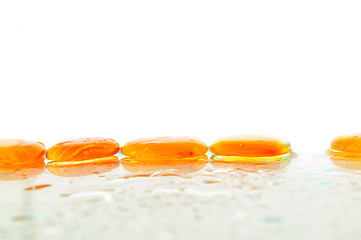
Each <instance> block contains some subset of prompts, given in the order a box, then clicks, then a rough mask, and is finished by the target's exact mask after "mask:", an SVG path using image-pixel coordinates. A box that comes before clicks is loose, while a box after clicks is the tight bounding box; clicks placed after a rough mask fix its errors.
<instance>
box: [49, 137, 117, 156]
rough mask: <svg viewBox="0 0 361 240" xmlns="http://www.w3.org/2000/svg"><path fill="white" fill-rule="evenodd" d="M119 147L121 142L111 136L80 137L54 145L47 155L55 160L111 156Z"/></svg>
mask: <svg viewBox="0 0 361 240" xmlns="http://www.w3.org/2000/svg"><path fill="white" fill-rule="evenodd" d="M119 149H120V147H119V144H118V143H117V142H116V141H115V140H113V139H111V138H100V137H96V138H78V139H74V140H70V141H66V142H60V143H57V144H55V145H53V146H52V147H50V148H49V149H47V150H46V153H45V155H46V157H47V158H48V159H49V160H52V161H55V162H69V161H83V160H91V159H97V158H104V157H109V156H112V155H114V154H116V153H118V152H119Z"/></svg>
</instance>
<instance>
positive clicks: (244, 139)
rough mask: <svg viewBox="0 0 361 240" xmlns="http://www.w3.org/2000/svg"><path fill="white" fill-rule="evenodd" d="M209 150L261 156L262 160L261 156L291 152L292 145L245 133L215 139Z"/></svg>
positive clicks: (223, 153)
mask: <svg viewBox="0 0 361 240" xmlns="http://www.w3.org/2000/svg"><path fill="white" fill-rule="evenodd" d="M209 150H210V151H211V152H212V153H213V154H215V155H218V156H235V157H245V158H260V160H262V159H261V158H268V157H276V156H281V155H284V154H289V153H290V152H291V146H290V144H289V143H288V142H286V141H282V140H279V139H276V138H272V137H263V136H256V135H251V136H248V135H245V136H235V137H225V138H221V139H219V140H217V141H215V142H214V143H213V144H212V145H211V146H210V147H209ZM245 160H247V159H245Z"/></svg>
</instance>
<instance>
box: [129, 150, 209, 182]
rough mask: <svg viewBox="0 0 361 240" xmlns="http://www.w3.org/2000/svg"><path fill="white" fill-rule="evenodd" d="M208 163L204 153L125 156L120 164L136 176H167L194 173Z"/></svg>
mask: <svg viewBox="0 0 361 240" xmlns="http://www.w3.org/2000/svg"><path fill="white" fill-rule="evenodd" d="M207 163H208V156H207V155H206V154H204V155H202V156H199V157H194V158H183V159H167V160H158V159H153V160H151V159H148V160H147V161H145V160H143V159H136V158H131V157H125V158H123V159H122V165H123V167H124V169H125V170H127V171H129V172H132V173H136V174H135V175H131V176H132V177H136V176H167V175H168V176H169V175H185V174H189V173H195V172H198V171H200V170H201V169H203V168H204V167H205V166H206V164H207Z"/></svg>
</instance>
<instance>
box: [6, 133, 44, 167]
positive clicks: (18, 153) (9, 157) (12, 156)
mask: <svg viewBox="0 0 361 240" xmlns="http://www.w3.org/2000/svg"><path fill="white" fill-rule="evenodd" d="M44 152H45V146H44V144H42V143H40V142H34V141H26V140H15V139H7V140H0V169H14V168H17V169H22V168H30V167H38V166H43V165H44Z"/></svg>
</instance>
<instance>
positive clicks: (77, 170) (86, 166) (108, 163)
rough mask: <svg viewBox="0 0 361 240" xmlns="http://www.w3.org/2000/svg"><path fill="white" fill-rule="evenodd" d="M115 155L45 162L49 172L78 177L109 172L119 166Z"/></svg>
mask: <svg viewBox="0 0 361 240" xmlns="http://www.w3.org/2000/svg"><path fill="white" fill-rule="evenodd" d="M119 164H120V163H119V159H118V157H117V156H110V157H105V158H97V159H91V160H83V161H69V162H54V161H52V162H49V163H47V164H46V167H47V169H48V170H49V172H50V173H52V174H54V175H57V176H61V177H80V176H87V175H93V174H100V173H105V172H109V171H111V170H113V169H115V168H117V167H119Z"/></svg>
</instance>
